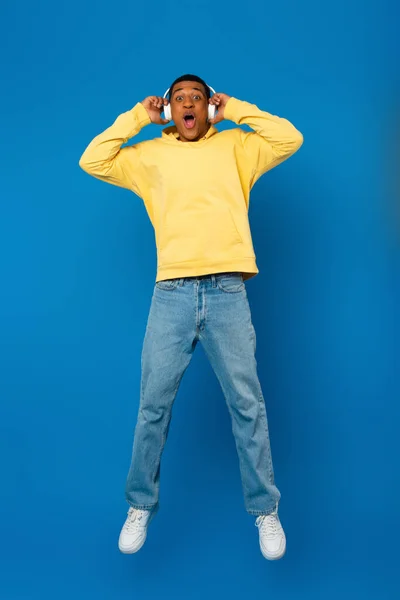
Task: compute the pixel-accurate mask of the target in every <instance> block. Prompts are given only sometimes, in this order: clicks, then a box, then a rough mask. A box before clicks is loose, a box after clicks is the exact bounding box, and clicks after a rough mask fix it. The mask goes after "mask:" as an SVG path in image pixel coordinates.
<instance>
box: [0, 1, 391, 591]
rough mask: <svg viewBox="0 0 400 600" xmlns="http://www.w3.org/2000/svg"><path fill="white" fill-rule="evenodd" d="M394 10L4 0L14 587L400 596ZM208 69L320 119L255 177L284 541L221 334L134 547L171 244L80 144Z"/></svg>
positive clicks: (5, 491)
mask: <svg viewBox="0 0 400 600" xmlns="http://www.w3.org/2000/svg"><path fill="white" fill-rule="evenodd" d="M383 6H384V8H383ZM397 16H398V14H396V10H395V8H394V2H392V3H386V4H384V5H382V7H381V8H380V7H379V6H378V3H377V2H372V1H368V0H366V1H364V2H361V0H359V1H355V2H344V1H343V0H339V2H335V3H331V4H330V5H328V4H321V3H320V2H316V1H315V0H313V1H312V0H306V1H305V2H301V3H299V2H296V1H295V0H286V1H284V2H279V3H275V4H272V3H271V4H269V3H266V2H262V1H261V0H257V1H255V2H252V3H250V4H248V3H247V4H245V5H242V4H240V3H239V2H237V3H228V2H223V3H214V4H205V3H201V4H199V3H197V4H195V5H188V4H187V3H183V2H172V3H171V2H170V3H165V2H159V1H157V2H155V3H147V4H146V3H144V4H143V3H139V4H137V3H133V2H126V1H120V2H114V3H109V2H104V1H102V0H98V1H97V2H77V1H76V0H70V1H69V2H65V3H57V2H50V1H49V0H45V1H38V2H36V3H34V4H31V3H29V2H27V1H26V0H25V1H22V2H19V3H12V2H11V0H8V1H6V2H4V3H2V6H1V15H0V20H1V36H0V44H1V63H2V81H3V90H2V95H1V99H0V105H1V117H2V119H1V121H2V124H1V145H2V149H1V157H0V158H1V173H2V178H1V215H0V228H1V231H0V242H1V283H2V286H1V299H0V313H1V338H0V339H1V356H0V360H1V379H0V383H1V394H2V404H1V415H0V416H1V438H0V439H1V449H2V457H3V464H2V489H1V504H2V507H1V514H2V518H1V542H2V543H1V550H0V554H1V556H0V558H1V565H2V568H1V587H0V593H1V597H2V598H4V599H5V600H14V599H17V598H18V599H29V600H36V598H37V599H39V598H40V599H41V600H45V599H53V598H59V599H64V598H77V599H79V600H80V599H81V598H82V599H85V600H88V599H91V598H93V599H94V598H96V599H104V600H111V599H112V600H117V599H119V598H127V597H131V598H151V599H153V598H160V597H161V598H173V599H174V600H181V599H185V600H186V599H189V598H190V599H193V600H197V599H199V600H200V599H201V600H204V598H210V599H212V600H214V599H217V598H219V597H224V598H232V599H236V598H245V599H247V598H251V597H254V598H255V597H270V598H273V597H275V598H280V599H281V600H289V599H290V600H300V599H303V598H304V599H307V600H321V599H323V600H330V599H333V598H341V599H350V598H362V599H363V600H366V599H369V598H382V599H383V600H391V599H394V598H395V597H398V596H397V594H396V592H397V593H399V589H398V587H397V590H396V588H395V586H396V582H395V577H394V569H395V565H396V560H395V559H396V554H397V555H398V540H397V536H398V535H399V531H400V527H399V525H400V522H399V500H400V496H399V485H400V481H399V469H398V458H399V443H398V437H399V436H398V422H399V421H398V419H399V392H400V383H399V369H398V367H399V363H398V335H399V318H398V314H399V313H398V310H399V309H398V306H399V296H400V294H399V287H398V272H399V271H398V268H399V246H398V234H399V221H400V219H399V214H400V211H399V210H398V207H397V206H396V199H397V198H398V196H397V194H396V185H398V180H397V179H396V173H395V169H396V168H398V167H397V164H396V163H398V158H399V154H398V148H399V146H398V142H397V139H398V135H399V127H398V123H399V121H398V117H397V111H398V95H397V92H398V91H399V89H398V83H399V82H398V80H397V81H396V80H395V68H396V66H397V64H396V63H397V58H398V47H397V46H396V41H395V36H396V35H397V31H396V28H395V22H396V17H397ZM188 71H189V72H194V73H197V74H199V75H200V76H202V77H204V78H205V79H206V80H207V81H208V82H209V83H210V84H211V85H212V86H213V87H215V88H217V90H218V91H221V92H226V93H228V94H230V95H234V96H237V97H238V98H240V99H244V100H248V101H250V102H254V103H256V104H257V105H258V106H259V107H260V108H262V109H265V110H267V111H269V112H271V113H273V114H276V115H279V116H282V117H286V118H288V119H289V120H290V121H292V122H293V124H294V125H295V126H296V127H297V128H298V129H299V130H300V131H301V132H302V133H303V135H304V144H303V146H302V148H301V149H300V150H299V152H298V153H297V154H296V155H295V156H294V157H292V158H291V159H289V160H288V161H287V162H286V163H284V164H283V165H280V166H279V167H277V168H276V169H274V170H273V171H271V172H269V173H268V174H267V175H265V176H264V177H263V178H262V179H261V180H260V181H259V182H258V183H257V185H256V186H255V188H254V190H253V194H252V196H251V201H250V223H251V226H252V231H253V241H254V245H255V250H256V255H257V262H258V266H259V269H260V274H259V275H258V276H257V277H255V278H254V279H252V280H251V281H249V282H248V284H247V287H248V295H249V301H250V305H251V308H252V312H253V320H254V324H255V328H256V332H257V362H258V365H259V375H260V380H261V383H262V387H263V391H264V396H265V399H266V405H267V411H268V416H269V424H270V433H271V443H272V453H273V459H274V466H275V473H276V481H277V485H278V487H279V489H280V491H281V493H282V501H281V505H280V515H281V519H282V523H283V525H284V527H285V530H286V534H287V542H288V547H287V554H286V556H285V557H284V559H283V560H282V561H279V562H276V563H270V562H267V561H266V560H265V559H264V558H263V557H262V556H261V553H260V551H259V547H258V532H257V529H256V528H255V527H254V525H253V523H254V519H253V518H251V517H249V516H248V515H247V514H246V512H245V510H244V504H243V498H242V490H241V484H240V475H239V464H238V459H237V455H236V450H235V445H234V440H233V436H232V432H231V425H230V420H229V415H228V410H227V408H226V406H225V401H224V398H223V395H222V392H221V390H220V387H219V384H218V382H217V379H216V377H215V376H214V374H213V372H212V370H211V367H210V366H209V364H208V362H207V360H206V358H205V355H204V353H203V350H202V348H201V346H198V347H197V350H196V352H195V355H194V357H193V360H192V363H191V365H190V368H189V369H188V371H187V373H186V375H185V377H184V379H183V381H182V384H181V387H180V389H179V392H178V395H177V399H176V404H175V409H174V415H173V419H172V424H171V430H170V436H169V439H168V443H167V446H166V449H165V453H164V456H163V462H162V469H161V506H160V512H159V513H158V515H157V518H156V520H155V521H154V522H153V524H152V525H151V528H150V531H149V537H148V540H147V542H146V545H145V546H144V548H143V550H142V551H141V552H140V553H138V554H137V555H135V556H123V555H121V554H120V553H119V551H118V548H117V540H118V534H119V530H120V527H121V525H122V523H123V521H124V519H125V517H126V510H127V504H126V503H125V499H124V485H125V478H126V475H127V471H128V467H129V462H130V456H131V447H132V442H133V429H134V425H135V422H136V413H137V408H138V401H139V385H140V354H141V348H142V341H143V336H144V332H145V326H146V320H147V315H148V310H149V306H150V300H151V294H152V289H153V285H154V280H155V273H156V252H155V245H154V233H153V229H152V227H151V224H150V221H149V220H148V217H147V214H146V212H145V209H144V205H143V203H142V201H141V200H140V199H139V198H137V197H136V196H134V195H133V194H132V193H130V192H128V191H126V190H122V189H120V188H116V187H113V186H110V185H106V184H105V183H103V182H100V181H97V180H95V179H93V178H91V177H89V176H88V175H86V174H85V173H84V172H83V171H82V170H81V169H80V168H79V166H78V161H79V158H80V156H81V154H82V152H83V150H84V149H85V147H86V146H87V144H88V143H89V142H90V141H91V139H92V138H93V137H94V136H95V135H97V134H98V133H100V132H101V131H102V130H104V129H105V128H106V127H107V126H109V125H110V124H111V123H112V122H113V121H114V120H115V118H116V117H117V116H118V115H119V114H120V113H121V112H124V111H126V110H128V109H130V108H131V107H132V106H133V105H134V104H135V103H136V102H137V101H140V100H142V99H143V98H144V97H145V96H147V95H150V94H158V95H159V94H163V93H164V91H165V89H166V88H167V87H168V86H169V84H170V83H171V81H172V80H173V79H174V78H175V77H177V76H179V75H181V74H183V73H185V72H188ZM224 126H231V124H229V123H225V124H224ZM158 135H160V128H158V127H157V126H154V125H152V126H149V127H148V128H146V129H145V130H144V131H143V132H142V133H141V135H140V139H145V138H149V137H153V136H158ZM394 153H395V154H394Z"/></svg>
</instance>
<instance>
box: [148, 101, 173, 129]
mask: <svg viewBox="0 0 400 600" xmlns="http://www.w3.org/2000/svg"><path fill="white" fill-rule="evenodd" d="M142 104H143V106H144V107H145V109H146V110H147V114H148V115H149V117H150V119H151V122H152V123H156V124H157V125H166V124H167V123H169V121H167V120H166V119H163V118H162V117H161V113H162V111H163V110H164V106H165V105H167V104H168V100H167V99H166V98H162V97H161V96H147V98H145V99H144V100H142Z"/></svg>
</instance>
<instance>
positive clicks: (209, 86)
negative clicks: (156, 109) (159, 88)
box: [163, 83, 216, 98]
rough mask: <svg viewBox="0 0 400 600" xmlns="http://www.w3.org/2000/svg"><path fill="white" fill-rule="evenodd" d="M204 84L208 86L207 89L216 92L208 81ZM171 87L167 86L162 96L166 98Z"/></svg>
mask: <svg viewBox="0 0 400 600" xmlns="http://www.w3.org/2000/svg"><path fill="white" fill-rule="evenodd" d="M206 86H207V87H208V89H209V90H211V91H212V93H213V94H216V91H215V90H214V88H212V87H211V85H208V83H206ZM170 89H171V88H168V89H167V91H166V92H165V94H164V96H163V98H166V97H167V96H168V92H169V90H170Z"/></svg>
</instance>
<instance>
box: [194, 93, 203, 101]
mask: <svg viewBox="0 0 400 600" xmlns="http://www.w3.org/2000/svg"><path fill="white" fill-rule="evenodd" d="M193 98H194V99H195V100H201V98H200V96H199V95H198V94H197V95H196V96H193Z"/></svg>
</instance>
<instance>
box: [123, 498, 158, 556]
mask: <svg viewBox="0 0 400 600" xmlns="http://www.w3.org/2000/svg"><path fill="white" fill-rule="evenodd" d="M149 523H150V511H149V510H139V509H137V508H133V507H132V506H130V507H129V510H128V517H127V519H126V521H125V523H124V525H123V527H122V529H121V533H120V534H119V540H118V548H119V549H120V550H121V552H123V553H124V554H133V553H134V552H137V551H138V550H140V548H141V547H142V546H143V544H144V543H145V541H146V537H147V527H148V525H149Z"/></svg>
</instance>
